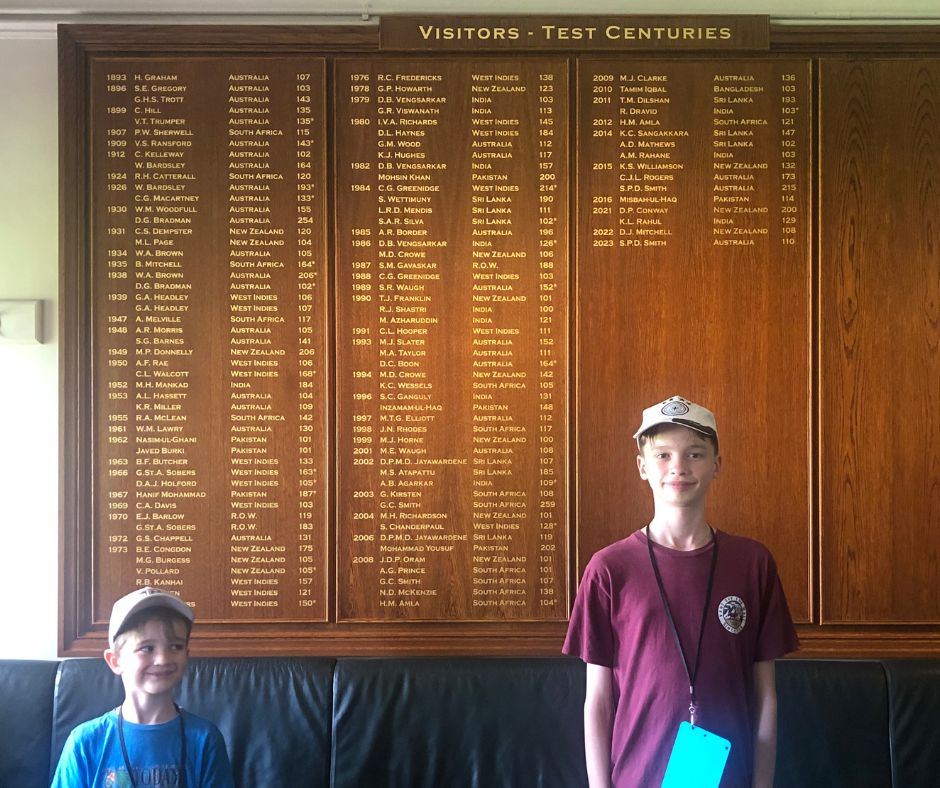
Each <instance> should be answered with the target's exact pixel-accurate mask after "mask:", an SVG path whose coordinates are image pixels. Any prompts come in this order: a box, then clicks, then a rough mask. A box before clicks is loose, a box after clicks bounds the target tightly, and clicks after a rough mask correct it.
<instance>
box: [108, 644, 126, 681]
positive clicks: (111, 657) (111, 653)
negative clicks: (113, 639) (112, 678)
mask: <svg viewBox="0 0 940 788" xmlns="http://www.w3.org/2000/svg"><path fill="white" fill-rule="evenodd" d="M104 661H105V662H107V663H108V667H109V668H111V672H112V673H115V674H116V675H118V676H120V675H121V672H122V671H121V663H120V655H119V654H118V652H117V651H115V650H114V649H110V648H108V649H105V651H104Z"/></svg>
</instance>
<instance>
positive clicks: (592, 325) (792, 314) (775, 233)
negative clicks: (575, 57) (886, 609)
mask: <svg viewBox="0 0 940 788" xmlns="http://www.w3.org/2000/svg"><path fill="white" fill-rule="evenodd" d="M809 76H810V75H809V64H808V63H807V62H806V61H773V62H769V61H754V60H747V61H740V62H734V63H729V62H722V61H707V60H702V61H694V62H688V61H685V62H676V61H672V62H669V61H659V60H657V61H653V60H645V61H606V60H590V59H587V58H583V59H581V60H580V61H579V80H578V96H579V106H578V123H579V126H578V132H579V148H578V159H579V179H578V189H579V192H578V228H579V239H578V261H577V272H578V294H579V299H578V332H579V333H578V384H579V385H578V436H579V437H578V502H579V504H578V508H579V518H578V524H579V531H578V539H579V565H580V566H582V567H583V565H584V563H585V562H586V561H587V559H588V558H589V557H590V556H591V554H592V553H594V552H595V551H596V550H597V549H599V548H600V547H602V546H603V545H605V544H608V543H610V542H613V541H615V540H617V539H620V538H623V537H625V536H627V535H628V534H629V533H631V532H632V531H634V530H636V529H637V528H640V527H642V526H643V525H645V524H646V523H647V522H648V521H649V518H650V516H651V515H652V503H651V500H650V496H649V490H648V489H647V488H646V487H645V485H644V484H643V483H642V482H641V481H640V479H639V478H638V476H637V471H636V462H635V456H636V445H635V443H634V441H633V440H632V438H631V435H632V434H633V432H634V430H635V429H636V427H637V425H638V424H639V417H640V412H641V410H642V409H643V408H644V407H646V406H648V405H650V404H652V403H654V402H658V401H660V400H662V399H665V398H666V397H669V396H672V395H674V394H682V395H683V396H686V397H689V398H691V399H694V400H696V401H699V402H702V403H705V404H707V405H709V406H710V407H711V408H712V409H713V410H714V411H715V413H716V414H717V418H718V422H719V433H720V435H721V440H722V454H723V456H724V466H723V468H722V472H721V477H720V478H719V480H718V482H717V484H716V485H715V487H714V488H713V492H712V496H713V501H712V503H713V506H712V507H711V511H710V518H711V522H712V523H713V524H714V525H715V526H716V527H719V528H723V529H726V530H728V531H731V532H734V533H740V534H744V535H748V536H752V537H754V538H757V539H759V540H760V541H762V542H764V543H765V544H767V545H768V546H769V547H770V548H771V549H772V551H773V552H774V554H775V555H776V557H777V560H778V563H779V565H780V572H781V576H782V578H783V580H784V583H785V587H786V589H787V594H788V597H789V600H790V604H791V607H792V610H793V613H794V615H795V617H796V618H797V619H799V620H801V621H807V620H809V619H810V596H809V586H810V566H809V540H810V532H811V522H810V500H809V473H808V466H807V458H808V435H809V405H808V401H807V392H808V390H809V376H810V360H809V347H810V325H809V309H808V305H809V298H810V290H809V271H810V228H811V217H810V214H809V206H810V202H809V196H810V186H811V184H810V156H811V150H810V113H811V106H810V82H809Z"/></svg>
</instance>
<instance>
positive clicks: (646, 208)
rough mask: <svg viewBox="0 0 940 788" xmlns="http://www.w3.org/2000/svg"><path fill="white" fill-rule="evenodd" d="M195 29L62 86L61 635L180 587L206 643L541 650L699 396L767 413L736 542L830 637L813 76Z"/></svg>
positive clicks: (683, 61) (639, 502)
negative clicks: (820, 458) (824, 587)
mask: <svg viewBox="0 0 940 788" xmlns="http://www.w3.org/2000/svg"><path fill="white" fill-rule="evenodd" d="M192 46H196V45H194V44H192V45H187V47H181V48H177V49H174V48H173V47H172V45H168V46H166V47H165V49H166V51H162V50H161V51H159V52H150V51H146V50H145V49H143V48H142V47H143V45H135V47H136V48H132V50H133V51H124V50H122V49H121V48H120V47H115V46H113V43H112V45H111V46H109V47H106V48H105V50H102V51H96V50H93V51H91V53H90V54H88V53H86V60H84V61H82V62H85V63H87V71H84V70H83V69H82V68H77V69H74V70H70V72H69V73H71V74H72V76H71V77H70V78H69V79H71V80H72V81H71V82H69V81H68V80H66V82H67V87H66V89H65V91H64V93H65V95H66V105H67V106H68V107H71V108H72V110H73V112H72V114H73V115H74V116H75V117H82V118H86V119H87V120H86V121H84V124H85V125H80V126H79V128H78V133H77V136H76V138H75V143H74V145H73V144H72V143H71V142H67V143H66V153H65V160H66V164H67V167H66V169H67V171H68V172H69V173H72V174H73V177H72V178H71V180H70V181H69V183H68V184H67V186H66V187H65V190H64V193H67V194H68V195H69V196H68V197H66V198H64V202H63V205H64V206H65V208H64V211H63V212H64V214H65V215H66V218H65V220H64V221H65V223H66V224H67V225H69V228H70V229H68V230H67V231H66V233H65V235H66V248H65V250H64V252H63V271H64V274H63V277H64V278H63V282H64V285H63V291H64V292H69V293H73V295H72V296H70V298H71V299H72V300H71V306H70V307H69V309H68V310H67V312H66V316H65V324H67V325H68V327H70V329H74V330H72V331H70V334H71V335H72V336H73V338H72V339H70V340H69V342H70V343H71V345H70V347H72V348H74V350H75V352H74V354H73V355H71V356H69V360H67V361H66V362H64V364H65V369H66V374H65V378H66V385H67V388H68V390H69V391H70V392H73V393H74V401H72V400H71V399H70V401H69V402H68V403H67V404H66V409H67V410H68V411H69V417H67V418H66V419H65V422H66V426H65V428H64V429H65V430H66V435H65V437H64V438H63V440H64V442H65V443H66V445H67V446H69V447H70V448H69V449H68V451H67V454H68V458H67V461H66V465H68V466H69V468H70V469H72V470H74V473H69V474H68V478H69V479H72V480H73V481H70V482H68V483H67V484H66V488H67V489H66V495H65V497H66V499H67V503H66V506H65V508H66V512H65V513H64V515H63V517H64V520H63V531H64V537H63V550H64V564H65V569H64V574H65V580H64V586H65V588H64V591H63V596H64V600H65V601H64V608H65V610H66V619H67V620H66V623H65V624H64V629H63V636H62V650H63V652H66V653H76V654H77V653H89V652H90V651H93V650H95V649H96V648H98V647H100V643H101V640H102V638H103V631H104V630H105V629H106V621H107V617H108V613H109V610H110V607H111V604H112V603H113V601H114V599H116V598H117V597H118V596H120V595H121V594H123V593H126V592H127V591H128V590H130V589H132V588H134V587H137V586H142V585H159V586H163V587H165V588H168V589H170V590H171V591H174V592H176V593H178V594H179V595H180V596H181V597H182V598H183V599H185V600H186V601H187V602H189V603H190V604H192V605H193V606H194V607H195V609H196V613H197V617H198V620H199V622H200V629H199V630H198V631H197V635H198V637H199V638H201V642H202V643H203V647H204V648H205V649H208V650H213V649H214V650H216V651H220V652H221V651H225V652H229V653H230V652H231V651H233V650H235V651H239V652H242V653H257V652H265V653H271V652H279V653H298V652H300V653H332V654H335V653H339V652H340V651H344V652H355V653H387V652H388V651H389V650H390V648H391V647H390V645H389V644H390V643H394V648H395V649H397V650H401V651H410V652H425V653H426V652H447V653H457V652H461V651H462V652H468V651H470V652H476V653H480V652H481V651H482V652H491V653H531V652H532V651H533V650H536V651H543V652H546V653H554V652H556V651H557V649H558V647H559V645H560V640H561V636H562V633H563V631H564V627H565V621H566V619H567V615H568V611H569V609H570V603H571V600H572V597H573V592H574V589H575V588H576V585H577V581H578V578H579V576H580V572H581V570H582V568H583V566H584V563H585V562H586V561H587V559H588V558H589V557H590V555H591V554H592V553H593V552H594V551H595V550H597V549H599V548H600V547H602V546H603V545H605V544H607V543H610V542H612V541H615V540H616V539H618V538H622V537H623V536H625V535H626V534H627V533H629V530H632V528H633V527H636V526H638V525H642V524H643V523H642V522H639V520H640V519H641V518H642V517H644V516H646V513H645V512H644V507H645V506H647V505H648V503H647V498H648V493H647V492H646V491H645V490H644V489H643V486H642V485H641V484H640V483H639V482H637V480H635V479H634V478H633V475H634V473H635V472H634V471H633V470H632V469H633V467H634V462H635V461H634V458H633V454H634V452H633V450H632V448H631V446H632V442H631V441H630V439H629V435H630V434H631V433H632V430H633V428H634V426H635V425H634V424H633V423H632V421H633V420H632V417H630V416H629V415H628V414H638V413H639V411H640V410H641V409H642V407H644V406H645V405H648V404H649V403H650V402H653V401H655V400H657V399H661V398H664V397H666V396H669V395H672V394H676V393H684V394H688V395H689V396H692V397H694V398H696V399H700V400H702V401H706V402H708V403H709V404H712V405H713V406H714V408H715V410H716V411H718V412H719V413H720V414H724V413H728V412H730V411H731V410H732V409H733V407H734V403H736V402H738V401H740V400H741V399H742V398H744V399H748V400H749V401H750V402H751V403H752V407H751V408H750V409H748V410H746V412H745V413H744V414H743V415H741V417H740V419H736V421H737V423H736V424H735V425H731V424H729V425H728V426H727V427H726V428H724V431H723V432H722V435H723V440H724V441H726V443H724V444H723V447H731V448H732V449H733V448H734V447H736V446H737V447H740V446H741V445H742V441H743V436H744V435H746V434H747V431H748V430H749V429H751V428H754V429H758V430H762V431H763V429H764V425H763V423H762V420H763V416H762V414H763V413H764V412H766V409H767V408H768V407H770V406H771V404H773V406H774V407H775V408H776V410H777V412H779V413H780V414H781V417H780V420H779V424H778V429H779V430H780V432H781V433H782V434H784V435H786V436H787V439H788V442H787V445H786V448H785V450H783V451H781V452H780V456H779V463H780V468H783V471H782V472H781V473H780V474H778V475H777V476H776V477H775V478H774V485H772V486H768V489H767V490H765V489H764V487H762V486H761V484H763V483H762V482H761V483H758V484H757V487H756V488H755V489H758V490H759V491H760V492H761V493H765V492H766V493H767V494H766V495H764V496H761V495H755V496H746V498H747V501H746V503H745V504H743V505H745V506H747V507H749V508H748V509H746V513H747V515H748V520H747V525H746V526H745V527H743V528H742V527H738V526H737V525H736V524H731V523H729V526H728V528H729V530H732V531H736V532H744V533H747V534H749V535H754V536H755V537H757V538H760V539H761V540H762V541H765V542H766V543H768V544H770V545H771V547H772V549H773V550H774V552H775V553H777V554H778V555H780V556H781V575H782V577H783V579H784V583H785V586H786V587H787V590H788V593H789V596H790V599H791V607H792V608H793V609H794V614H795V617H796V618H798V619H800V620H809V618H810V600H809V596H808V593H809V592H808V587H809V580H808V574H809V568H808V566H807V564H806V560H805V556H806V554H807V552H808V541H809V528H808V526H807V522H806V511H807V510H808V508H809V507H808V502H807V496H808V494H809V493H808V488H809V485H808V481H807V474H808V470H807V468H806V466H805V463H804V462H803V458H804V457H805V455H806V452H807V431H806V425H807V423H808V421H809V416H808V407H809V406H808V403H807V402H806V399H805V392H806V389H807V385H808V383H807V381H808V376H809V374H810V372H809V368H810V364H809V359H808V346H809V313H808V310H807V309H806V303H807V301H808V299H809V297H810V296H809V291H808V282H809V265H810V238H811V221H810V208H809V205H810V183H811V176H810V173H811V161H810V152H811V151H810V148H811V144H810V143H811V106H810V69H809V61H807V60H793V59H791V60H784V59H779V58H778V59H775V58H760V57H753V56H752V57H738V56H729V57H727V58H722V57H714V56H707V57H706V56H704V55H700V56H696V57H685V58H678V59H677V58H653V57H642V58H636V57H624V56H621V57H609V56H606V55H605V56H604V57H592V56H588V55H583V54H582V55H575V54H571V55H565V54H558V53H552V54H550V55H546V54H544V53H543V54H538V53H535V54H528V53H527V54H525V55H524V56H513V55H511V54H507V53H500V54H485V55H484V54H474V53H469V54H448V55H446V56H435V57H430V56H419V55H391V54H385V53H383V54H378V53H363V52H357V51H355V47H349V48H348V51H337V52H331V51H329V50H328V49H325V48H324V47H319V46H315V45H307V44H303V43H298V42H297V41H293V42H292V43H291V44H290V45H289V46H285V47H284V51H277V52H274V53H268V54H264V53H262V52H259V51H258V50H259V48H261V47H260V45H259V44H258V43H257V42H255V43H253V44H252V45H251V46H246V47H245V48H244V50H245V51H242V50H240V49H239V47H238V46H236V45H234V44H230V45H227V46H223V47H219V48H218V49H212V50H210V51H206V52H198V53H193V51H192V49H191V47H192ZM81 74H85V76H84V77H80V76H76V75H81ZM69 102H71V104H70V103H69ZM70 241H75V243H70ZM64 333H65V332H64ZM775 377H779V378H780V379H781V380H783V383H781V384H780V385H778V386H777V388H776V389H775V390H772V389H771V386H770V383H769V381H770V380H771V379H772V378H775ZM70 396H71V395H70ZM771 401H772V402H771ZM72 417H74V418H72ZM738 473H740V472H738ZM730 475H731V477H732V480H733V482H734V483H735V485H734V486H732V487H731V489H742V488H741V487H740V486H739V484H738V483H739V482H741V480H742V477H741V476H737V477H735V471H733V470H732V471H731V473H730ZM748 484H750V485H751V486H752V488H754V482H753V481H745V482H744V485H745V487H747V485H748ZM721 496H722V493H719V497H718V498H717V507H718V508H717V511H718V513H719V514H720V515H727V516H728V517H729V519H730V516H731V514H732V513H733V512H734V511H737V510H738V509H740V501H734V503H735V504H736V505H738V506H737V508H734V507H732V506H731V505H730V504H731V501H730V496H728V495H727V494H725V497H721ZM635 521H636V522H635Z"/></svg>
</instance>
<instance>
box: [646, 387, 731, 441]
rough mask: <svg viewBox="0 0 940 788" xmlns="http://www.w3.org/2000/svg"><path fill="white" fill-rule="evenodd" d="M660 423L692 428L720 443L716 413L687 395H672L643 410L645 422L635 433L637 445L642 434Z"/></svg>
mask: <svg viewBox="0 0 940 788" xmlns="http://www.w3.org/2000/svg"><path fill="white" fill-rule="evenodd" d="M659 424H678V425H679V426H682V427H688V428H689V429H690V430H695V431H696V432H700V433H702V434H703V435H708V436H709V437H711V438H714V439H715V443H716V444H717V443H718V425H717V424H716V423H715V414H714V413H712V412H711V411H710V410H709V409H708V408H704V407H702V406H701V405H697V404H695V403H694V402H692V401H691V400H688V399H686V398H685V397H679V396H675V397H670V398H669V399H666V400H663V401H662V402H659V403H657V404H656V405H651V406H650V407H648V408H646V409H645V410H644V411H643V422H642V423H641V424H640V428H639V429H638V430H637V431H636V432H635V433H633V437H634V439H635V440H636V441H637V446H639V438H640V436H641V435H642V434H643V433H644V432H646V431H647V430H650V429H652V428H653V427H655V426H657V425H659Z"/></svg>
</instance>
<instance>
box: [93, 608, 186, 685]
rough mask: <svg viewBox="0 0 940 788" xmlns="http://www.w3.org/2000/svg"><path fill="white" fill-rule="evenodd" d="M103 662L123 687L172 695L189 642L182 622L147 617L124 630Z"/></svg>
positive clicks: (180, 673) (182, 672)
mask: <svg viewBox="0 0 940 788" xmlns="http://www.w3.org/2000/svg"><path fill="white" fill-rule="evenodd" d="M121 640H123V642H119V643H117V644H115V648H114V649H108V650H107V651H105V653H104V657H105V661H106V662H107V663H108V666H109V667H110V668H111V670H112V671H114V672H115V673H116V674H117V675H119V676H120V677H121V681H122V682H123V683H124V690H125V692H127V693H128V694H130V693H132V692H133V693H137V694H140V693H143V694H145V695H161V696H165V695H168V694H172V692H173V690H174V689H176V685H177V684H179V683H180V681H181V680H182V678H183V674H184V673H185V671H186V663H187V662H188V661H189V641H188V638H187V632H186V627H185V625H184V624H183V623H182V622H181V621H169V622H165V621H161V620H158V619H150V620H147V621H144V622H143V623H142V624H141V625H140V626H139V627H137V628H136V629H133V630H130V631H128V632H125V633H124V634H123V635H121Z"/></svg>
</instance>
